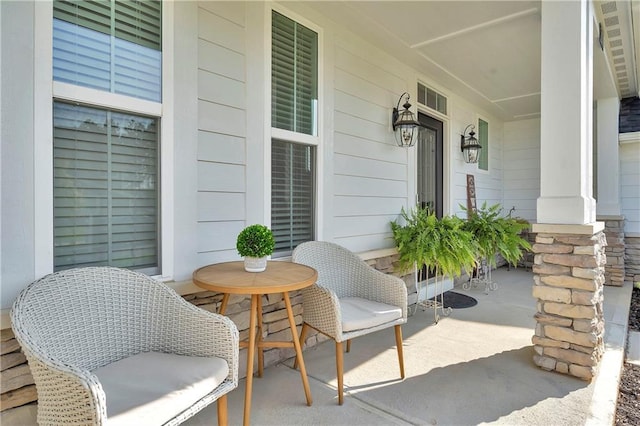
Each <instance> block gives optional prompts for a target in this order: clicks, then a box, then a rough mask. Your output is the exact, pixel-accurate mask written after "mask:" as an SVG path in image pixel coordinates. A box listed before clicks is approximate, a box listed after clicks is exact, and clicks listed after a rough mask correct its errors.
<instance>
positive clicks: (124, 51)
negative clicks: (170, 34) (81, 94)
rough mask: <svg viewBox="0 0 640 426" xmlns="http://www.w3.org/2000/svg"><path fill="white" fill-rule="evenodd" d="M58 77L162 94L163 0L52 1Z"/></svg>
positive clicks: (145, 95) (142, 94)
mask: <svg viewBox="0 0 640 426" xmlns="http://www.w3.org/2000/svg"><path fill="white" fill-rule="evenodd" d="M53 18H54V19H53V79H54V80H55V81H60V82H65V83H70V84H74V85H78V86H83V87H89V88H92V89H98V90H104V91H108V92H112V93H118V94H123V95H127V96H132V97H136V98H141V99H147V100H151V101H155V102H159V101H160V100H161V95H162V90H161V87H162V86H161V77H162V75H161V70H162V2H161V1H121V0H91V1H86V0H83V1H68V0H54V2H53Z"/></svg>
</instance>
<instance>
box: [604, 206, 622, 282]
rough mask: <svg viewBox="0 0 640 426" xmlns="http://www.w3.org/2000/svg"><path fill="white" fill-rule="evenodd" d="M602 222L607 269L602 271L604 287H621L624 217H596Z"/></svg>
mask: <svg viewBox="0 0 640 426" xmlns="http://www.w3.org/2000/svg"><path fill="white" fill-rule="evenodd" d="M597 220H598V222H604V224H605V225H604V233H605V235H606V236H607V248H606V249H605V254H606V255H607V267H606V268H605V269H604V285H611V286H616V287H622V285H623V284H624V279H625V277H624V276H625V260H624V258H625V240H624V216H598V218H597Z"/></svg>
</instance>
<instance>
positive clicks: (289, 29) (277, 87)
mask: <svg viewBox="0 0 640 426" xmlns="http://www.w3.org/2000/svg"><path fill="white" fill-rule="evenodd" d="M271 16H272V24H271V29H272V51H271V127H272V131H271V133H272V138H271V182H272V184H271V228H272V230H273V231H274V235H275V237H276V251H275V252H274V257H282V256H287V255H290V254H291V252H292V251H293V249H294V248H295V247H296V246H297V245H298V244H300V243H302V242H304V241H308V240H313V239H315V226H316V218H315V211H316V203H317V201H316V192H317V184H316V171H317V145H318V121H319V120H318V111H319V108H318V92H319V89H318V87H319V74H318V73H319V66H318V62H319V50H318V49H319V34H318V33H317V32H316V31H313V30H311V29H310V28H308V27H307V26H304V25H302V24H300V23H299V22H297V21H294V20H293V19H291V18H289V17H287V16H285V15H283V14H282V13H279V12H277V11H275V10H273V11H272V15H271ZM285 36H286V37H285Z"/></svg>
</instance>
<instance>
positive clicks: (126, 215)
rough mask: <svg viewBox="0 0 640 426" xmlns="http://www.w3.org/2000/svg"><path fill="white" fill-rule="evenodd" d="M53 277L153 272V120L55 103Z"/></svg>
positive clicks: (155, 135)
mask: <svg viewBox="0 0 640 426" xmlns="http://www.w3.org/2000/svg"><path fill="white" fill-rule="evenodd" d="M53 126H54V127H53V155H54V180H53V185H54V189H53V196H54V270H56V271H58V270H62V269H67V268H71V267H80V266H98V265H110V266H118V267H123V268H130V269H137V270H142V272H145V273H149V274H156V273H158V272H159V246H158V242H159V239H158V232H159V231H158V227H159V217H158V211H159V210H158V203H159V191H158V190H159V188H158V182H159V170H158V164H159V163H158V160H159V158H158V156H159V148H158V119H156V118H149V117H142V116H137V115H132V114H126V113H121V112H114V111H109V110H102V109H97V108H91V107H85V106H78V105H71V104H67V103H63V102H54V105H53Z"/></svg>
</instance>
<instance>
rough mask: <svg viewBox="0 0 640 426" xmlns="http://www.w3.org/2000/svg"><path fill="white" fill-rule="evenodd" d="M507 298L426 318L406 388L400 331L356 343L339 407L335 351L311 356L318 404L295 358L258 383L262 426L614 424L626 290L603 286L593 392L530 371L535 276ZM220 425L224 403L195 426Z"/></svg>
mask: <svg viewBox="0 0 640 426" xmlns="http://www.w3.org/2000/svg"><path fill="white" fill-rule="evenodd" d="M493 279H494V281H496V282H497V283H498V290H496V291H492V292H490V293H489V294H485V293H484V287H482V288H480V287H478V288H475V289H473V288H472V289H471V290H468V291H465V290H462V289H461V288H456V289H455V291H457V292H459V293H462V294H466V295H469V296H472V297H474V298H476V299H477V300H478V304H477V305H476V306H474V307H471V308H466V309H457V310H454V311H453V312H452V313H451V315H450V316H448V317H444V318H442V319H441V320H440V321H439V322H438V323H437V324H434V318H433V311H420V310H419V311H418V312H417V313H416V314H415V315H413V316H411V317H410V318H409V321H408V323H407V324H406V325H405V326H403V336H404V355H405V370H406V378H405V379H404V380H400V378H399V370H398V361H397V354H396V349H395V340H394V335H393V330H392V329H389V330H383V331H381V332H378V333H375V334H372V335H368V336H363V337H360V338H357V339H354V341H353V342H352V346H351V352H350V353H348V354H345V357H344V363H345V367H344V369H345V375H344V382H345V402H344V405H343V406H338V405H337V395H336V391H335V386H336V380H335V354H334V348H335V345H334V344H333V342H332V341H327V342H324V343H322V344H320V345H318V346H316V347H314V348H310V349H308V350H306V351H305V352H304V358H305V363H306V367H307V372H308V375H309V382H310V385H311V393H312V396H313V405H312V406H311V407H308V406H307V405H306V402H305V398H304V392H303V390H302V383H301V380H300V375H299V372H298V371H297V370H293V369H292V368H291V365H292V360H288V361H286V362H284V363H282V364H279V365H276V366H272V367H269V368H267V369H265V373H264V376H263V377H262V378H255V379H254V381H253V398H252V410H251V423H252V424H253V425H351V426H354V425H477V424H502V425H545V426H550V425H586V424H589V425H611V424H612V422H613V419H614V413H615V404H616V400H617V394H618V391H617V390H618V383H619V378H620V371H621V365H622V362H623V359H624V347H625V340H626V335H627V319H628V309H629V308H628V306H629V300H630V297H631V286H630V285H629V284H627V285H625V287H622V288H615V287H606V288H605V307H604V313H605V319H606V331H605V341H606V353H605V355H604V358H603V360H602V363H601V367H600V370H599V373H598V376H597V377H596V378H595V379H594V380H593V381H592V382H591V383H588V382H585V381H582V380H579V379H576V378H573V377H570V376H566V375H562V374H558V373H553V372H547V371H543V370H541V369H539V368H538V367H536V366H535V365H534V364H533V361H532V357H533V346H532V343H531V337H532V335H533V330H534V327H535V321H534V319H533V315H534V313H535V300H534V299H533V297H532V296H531V287H532V285H533V279H532V274H531V272H528V271H525V270H523V269H513V268H512V269H511V270H507V269H506V268H501V269H499V270H497V271H494V273H493ZM244 386H245V380H244V379H243V380H241V381H240V386H239V387H238V389H236V390H235V391H233V392H232V393H231V394H230V395H229V423H230V424H231V425H240V424H242V413H243V403H244V390H245V387H244ZM215 422H216V409H215V405H214V406H210V407H209V408H207V409H205V410H203V411H202V412H201V413H199V414H198V415H197V416H195V417H194V418H192V419H190V420H189V421H188V422H187V423H186V424H188V425H191V426H195V425H211V424H215Z"/></svg>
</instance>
